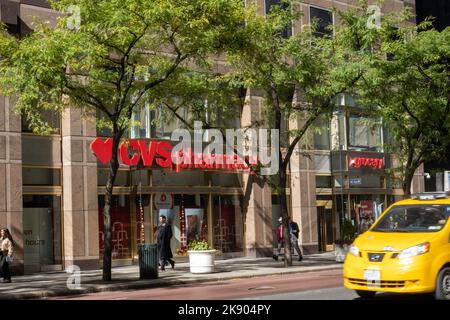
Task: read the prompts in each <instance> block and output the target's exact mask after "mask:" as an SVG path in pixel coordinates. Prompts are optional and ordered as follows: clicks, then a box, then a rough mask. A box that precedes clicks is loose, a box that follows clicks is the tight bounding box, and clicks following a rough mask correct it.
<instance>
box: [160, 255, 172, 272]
mask: <svg viewBox="0 0 450 320" xmlns="http://www.w3.org/2000/svg"><path fill="white" fill-rule="evenodd" d="M169 263H170V264H171V265H174V264H175V261H173V259H170V258H169V259H166V258H165V257H161V259H160V263H159V266H160V267H161V269H162V270H164V269H165V267H166V266H167V265H168V264H169Z"/></svg>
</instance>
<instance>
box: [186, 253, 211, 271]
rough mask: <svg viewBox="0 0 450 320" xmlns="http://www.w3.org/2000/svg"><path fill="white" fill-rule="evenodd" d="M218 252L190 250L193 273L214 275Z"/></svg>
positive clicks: (190, 265) (190, 263)
mask: <svg viewBox="0 0 450 320" xmlns="http://www.w3.org/2000/svg"><path fill="white" fill-rule="evenodd" d="M216 252H217V250H189V251H188V254H189V267H190V271H191V273H213V272H214V265H215V256H216Z"/></svg>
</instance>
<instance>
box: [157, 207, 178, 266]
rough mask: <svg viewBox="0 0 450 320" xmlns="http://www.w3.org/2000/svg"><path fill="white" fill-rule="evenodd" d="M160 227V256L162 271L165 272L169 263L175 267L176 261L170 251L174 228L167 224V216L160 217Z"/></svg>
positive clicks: (158, 242) (158, 241)
mask: <svg viewBox="0 0 450 320" xmlns="http://www.w3.org/2000/svg"><path fill="white" fill-rule="evenodd" d="M159 222H160V225H159V226H158V237H157V244H158V254H159V261H160V270H162V271H163V270H165V266H166V263H167V261H169V262H170V264H171V265H172V269H173V268H174V267H175V261H173V260H172V257H173V255H172V250H171V249H170V239H171V238H172V227H171V226H170V225H169V224H168V223H167V219H166V217H165V216H160V217H159Z"/></svg>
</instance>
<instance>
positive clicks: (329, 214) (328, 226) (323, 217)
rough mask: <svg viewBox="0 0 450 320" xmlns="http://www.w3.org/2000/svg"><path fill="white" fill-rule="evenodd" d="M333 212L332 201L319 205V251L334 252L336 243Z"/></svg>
mask: <svg viewBox="0 0 450 320" xmlns="http://www.w3.org/2000/svg"><path fill="white" fill-rule="evenodd" d="M333 230H334V227H333V210H332V202H331V201H318V203H317V231H318V242H319V251H322V252H325V251H332V250H333V243H334V232H333Z"/></svg>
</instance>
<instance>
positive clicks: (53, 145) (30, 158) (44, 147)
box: [22, 135, 61, 166]
mask: <svg viewBox="0 0 450 320" xmlns="http://www.w3.org/2000/svg"><path fill="white" fill-rule="evenodd" d="M22 162H23V163H24V164H29V165H48V166H52V165H55V163H61V140H60V138H55V137H45V136H30V135H24V136H22Z"/></svg>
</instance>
